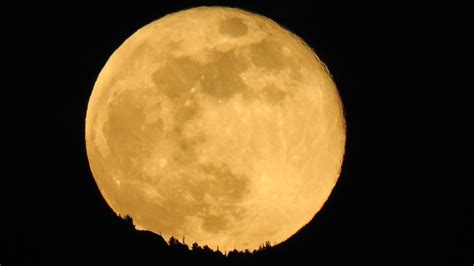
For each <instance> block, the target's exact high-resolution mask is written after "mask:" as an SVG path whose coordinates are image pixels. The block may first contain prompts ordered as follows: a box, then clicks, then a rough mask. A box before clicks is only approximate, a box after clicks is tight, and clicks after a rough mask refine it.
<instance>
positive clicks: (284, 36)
mask: <svg viewBox="0 0 474 266" xmlns="http://www.w3.org/2000/svg"><path fill="white" fill-rule="evenodd" d="M85 133H86V148H87V155H88V159H89V163H90V167H91V170H92V173H93V176H94V178H95V181H96V183H97V185H98V188H99V189H100V191H101V193H102V195H103V197H104V198H105V200H106V201H107V203H108V204H109V205H110V206H111V208H112V209H113V210H114V211H115V212H116V213H117V214H119V215H120V216H125V215H130V216H131V217H132V218H133V220H134V223H135V225H136V227H137V228H138V229H144V230H150V231H153V232H156V233H159V234H161V235H162V236H163V237H165V238H168V237H170V236H175V237H177V238H181V237H182V236H185V237H186V242H187V243H193V242H197V243H198V244H200V245H208V246H209V247H211V248H213V249H215V248H217V247H219V248H220V249H221V250H232V249H234V248H236V249H239V250H243V249H250V250H251V249H255V248H258V246H259V245H261V244H263V243H264V242H265V241H270V242H271V243H280V242H282V241H284V240H286V239H288V238H289V237H290V236H292V235H293V234H294V233H296V232H297V231H298V230H299V229H300V228H301V227H302V226H304V225H305V224H307V223H308V222H310V221H311V219H312V218H313V217H314V215H315V214H316V213H317V212H318V211H319V210H320V209H321V207H322V205H323V204H324V202H325V201H326V200H327V198H328V197H329V194H330V193H331V191H332V189H333V187H334V185H335V184H336V181H337V179H338V177H339V174H340V171H341V165H342V160H343V156H344V146H345V140H346V131H345V120H344V114H343V107H342V103H341V99H340V97H339V94H338V91H337V88H336V86H335V84H334V82H333V81H332V78H331V75H330V74H329V72H328V70H327V68H326V66H325V65H324V64H323V63H322V62H321V61H320V60H319V58H318V57H317V56H316V54H315V53H314V51H312V50H311V48H309V47H308V46H307V45H306V44H305V43H304V42H303V40H301V39H300V38H299V37H297V36H296V35H294V34H292V33H291V32H289V31H288V30H285V29H284V28H282V27H281V26H279V25H278V24H277V23H275V22H274V21H272V20H270V19H268V18H266V17H263V16H260V15H257V14H253V13H249V12H246V11H243V10H240V9H234V8H223V7H200V8H193V9H188V10H184V11H181V12H177V13H173V14H170V15H167V16H165V17H163V18H161V19H158V20H156V21H154V22H152V23H150V24H148V25H146V26H144V27H143V28H141V29H139V30H138V31H137V32H135V33H134V34H133V35H132V36H130V37H129V38H128V39H127V40H126V41H125V42H124V43H123V44H122V45H121V46H120V47H119V48H118V49H117V50H116V51H115V52H114V53H113V54H112V56H111V57H110V58H109V60H108V61H107V63H106V65H105V66H104V68H103V69H102V71H101V72H100V74H99V77H98V79H97V81H96V83H95V85H94V89H93V91H92V94H91V97H90V100H89V105H88V109H87V117H86V132H85Z"/></svg>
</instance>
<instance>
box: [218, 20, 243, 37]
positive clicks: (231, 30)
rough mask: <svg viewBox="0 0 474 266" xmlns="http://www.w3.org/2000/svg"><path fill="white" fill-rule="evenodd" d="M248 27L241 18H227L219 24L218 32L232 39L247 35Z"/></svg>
mask: <svg viewBox="0 0 474 266" xmlns="http://www.w3.org/2000/svg"><path fill="white" fill-rule="evenodd" d="M247 31H248V27H247V25H245V23H244V21H243V20H242V19H241V18H236V17H233V18H228V19H225V20H223V21H221V22H220V23H219V32H220V33H222V34H225V35H228V36H232V37H240V36H243V35H245V34H247Z"/></svg>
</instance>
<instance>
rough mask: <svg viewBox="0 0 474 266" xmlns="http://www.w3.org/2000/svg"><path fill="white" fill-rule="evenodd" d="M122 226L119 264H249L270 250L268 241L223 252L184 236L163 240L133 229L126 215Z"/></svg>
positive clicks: (131, 222) (130, 220)
mask: <svg viewBox="0 0 474 266" xmlns="http://www.w3.org/2000/svg"><path fill="white" fill-rule="evenodd" d="M123 225H124V227H125V228H126V231H127V238H128V239H123V241H124V245H123V249H122V250H121V252H120V253H121V255H122V256H121V257H120V261H117V263H119V264H125V265H128V264H139V265H161V264H153V263H152V262H153V261H154V260H155V261H156V262H158V261H159V262H164V261H165V262H167V263H171V265H173V264H184V263H188V262H189V263H191V264H190V265H192V264H195V265H201V263H205V264H206V265H222V264H223V263H225V264H236V265H240V264H242V263H247V264H248V263H250V262H251V261H253V260H255V259H257V258H259V257H262V256H265V255H267V253H268V252H269V251H270V250H271V247H272V246H271V243H270V242H269V241H267V242H265V243H263V244H262V245H261V246H260V247H259V248H258V249H256V250H252V251H250V250H248V249H246V250H244V251H239V250H236V249H234V250H231V251H224V253H223V252H222V251H221V250H219V248H218V247H217V250H213V249H211V248H210V247H209V246H207V245H204V246H200V245H199V244H198V243H192V244H191V246H188V245H187V244H186V242H185V237H183V239H182V240H181V241H180V240H179V239H177V238H175V237H171V238H170V239H169V240H168V241H165V239H163V237H161V236H160V235H157V234H155V233H152V232H149V231H139V230H135V226H134V224H133V220H132V218H130V217H129V216H126V217H125V218H124V219H123Z"/></svg>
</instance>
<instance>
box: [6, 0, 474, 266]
mask: <svg viewBox="0 0 474 266" xmlns="http://www.w3.org/2000/svg"><path fill="white" fill-rule="evenodd" d="M307 2H308V3H302V2H300V3H296V2H293V1H292V2H287V3H283V1H282V3H281V4H277V3H272V2H270V1H265V2H264V1H259V2H258V3H257V1H252V2H250V1H249V2H244V1H240V2H237V1H163V3H159V4H156V3H155V4H153V5H143V6H140V5H139V4H136V3H127V4H120V5H119V4H116V6H114V7H107V8H104V7H99V6H96V5H73V4H67V5H66V4H64V5H59V6H58V5H51V6H41V7H28V11H29V13H28V14H30V13H32V14H34V16H29V15H26V13H22V14H23V15H24V16H23V17H25V18H26V17H28V18H30V19H31V18H34V19H33V21H28V22H26V20H24V21H23V20H22V19H21V16H17V17H16V19H14V20H13V21H14V22H15V24H16V25H17V26H19V27H21V28H22V29H25V28H26V29H27V32H29V34H30V35H31V37H30V36H27V38H28V39H30V42H33V43H35V44H36V45H35V46H33V47H34V48H35V49H34V50H33V51H31V49H32V48H31V47H32V46H30V48H29V50H30V52H33V53H35V54H36V55H38V54H39V55H40V57H41V58H40V59H38V60H36V62H31V64H34V65H35V66H36V65H39V67H36V68H34V69H33V71H38V72H41V73H42V71H46V74H39V76H41V78H42V79H38V80H36V79H33V80H30V79H29V78H28V77H33V75H31V76H28V77H26V78H25V77H20V81H17V82H16V83H15V84H17V83H19V82H20V83H21V84H22V85H21V86H20V89H19V90H18V91H17V92H19V93H18V95H17V96H16V97H13V98H8V99H10V100H4V101H3V102H4V104H3V106H4V107H6V109H8V110H12V109H13V110H15V111H14V112H10V113H11V114H12V115H11V116H12V117H13V119H14V121H13V123H14V125H15V127H13V128H14V129H15V130H10V131H9V133H12V135H13V136H12V138H13V140H12V141H9V140H10V138H8V139H7V141H6V143H5V144H6V145H5V146H6V147H7V150H8V152H10V151H11V153H7V152H5V153H6V154H10V155H9V156H7V157H8V158H10V159H11V158H13V160H12V161H10V160H6V161H5V160H4V164H5V165H6V169H7V170H5V172H6V173H8V176H9V177H10V178H7V177H6V178H4V180H10V181H12V182H11V186H10V183H8V186H6V187H4V188H7V189H6V191H5V193H2V196H3V199H2V200H3V201H2V202H4V204H3V206H4V209H5V212H3V213H4V214H5V216H4V217H5V218H2V219H3V220H4V222H6V223H5V224H6V226H3V228H4V229H5V230H4V233H2V235H3V236H6V241H4V240H3V239H4V238H3V236H2V242H4V243H5V242H6V248H5V249H3V250H6V256H2V257H1V258H0V263H2V265H5V264H9V263H11V264H13V265H14V264H22V263H26V264H28V263H34V264H47V265H48V264H51V263H54V262H56V263H64V264H65V265H68V264H84V263H86V264H93V263H97V262H103V263H107V262H111V261H114V262H117V261H118V262H120V257H121V256H124V254H123V253H126V252H127V248H122V249H118V248H117V246H122V247H123V246H125V247H126V246H127V244H121V243H122V242H123V243H126V242H127V241H128V240H127V237H129V236H128V235H126V234H125V233H124V232H122V231H121V230H122V229H121V228H122V227H120V225H119V224H120V221H119V219H118V218H117V217H115V215H114V214H113V212H112V211H111V210H110V209H109V207H108V206H107V204H106V203H105V201H104V200H103V198H102V197H101V195H100V192H99V191H98V188H97V187H96V184H95V182H94V179H93V177H92V175H91V172H90V170H89V166H88V161H87V156H86V152H85V143H84V126H85V114H86V107H87V102H88V98H89V96H90V93H91V91H92V88H93V85H94V82H95V80H96V79H97V76H98V74H99V72H100V70H101V69H102V67H103V66H104V64H105V63H106V61H107V59H108V57H109V56H110V55H111V54H112V52H113V51H114V50H115V49H116V48H118V47H119V46H120V44H121V43H122V42H123V41H124V40H125V39H126V38H128V37H129V36H130V35H131V34H133V33H134V32H135V31H136V30H137V29H139V28H140V27H142V26H144V25H146V24H147V23H149V22H151V21H153V20H155V19H158V18H160V17H162V16H164V15H166V14H168V13H170V12H174V11H179V10H182V9H185V8H190V7H193V6H200V5H224V6H231V7H240V8H243V9H245V10H248V11H252V12H256V13H259V14H262V15H265V16H267V17H269V18H271V19H273V20H275V21H276V22H278V23H279V24H281V25H282V26H284V27H286V28H288V29H289V30H290V31H292V32H294V33H295V34H297V35H299V36H300V37H302V38H303V39H304V40H305V41H306V42H307V43H308V44H309V45H310V46H311V47H313V48H314V49H315V51H316V52H317V54H318V56H319V57H320V58H321V59H322V61H323V62H325V63H326V64H327V66H328V68H329V70H330V71H331V73H332V75H333V77H334V80H335V82H336V84H337V86H338V89H339V92H340V94H341V97H342V100H343V103H344V108H345V113H346V120H347V145H346V156H345V160H344V164H343V168H342V174H341V177H340V179H339V181H338V183H337V185H336V187H335V189H334V191H333V193H332V194H331V196H330V198H329V199H328V201H327V203H326V204H325V206H324V207H323V209H322V210H321V211H320V212H319V213H318V214H317V215H316V217H315V219H313V221H312V222H311V223H310V224H309V225H307V226H306V227H304V228H303V229H301V230H300V232H298V233H297V234H296V235H295V236H293V237H292V238H290V239H289V240H288V241H286V242H284V243H282V244H281V245H279V246H278V247H277V248H275V249H274V251H273V252H272V253H271V254H269V255H268V256H266V257H265V258H263V259H262V260H260V261H258V262H259V264H264V265H266V264H268V265H272V264H275V265H278V264H298V263H302V262H304V261H306V262H314V263H316V264H317V263H318V262H321V263H323V264H341V263H345V264H349V263H358V262H363V263H377V264H387V263H404V264H410V263H418V264H419V263H422V264H429V263H465V264H472V262H473V259H472V225H473V221H472V203H471V200H472V197H470V195H472V192H471V193H469V191H471V190H472V188H471V187H470V186H469V184H470V180H471V179H472V176H473V174H472V150H473V149H472V148H473V145H472V140H471V139H472V131H471V129H470V124H472V115H471V114H470V113H469V111H471V108H470V105H469V103H470V102H471V104H472V98H470V96H469V95H468V92H469V90H471V89H472V83H467V82H465V81H466V80H468V78H469V75H471V76H472V67H471V60H472V46H471V45H472V44H471V42H470V40H469V35H470V32H469V31H468V29H469V27H467V25H469V22H470V21H469V19H468V17H467V14H465V12H463V11H464V10H467V9H466V8H465V7H461V6H459V7H456V6H450V7H447V6H444V5H443V4H438V5H425V6H419V7H415V6H411V5H403V6H401V5H400V6H397V5H383V6H382V5H374V4H369V3H357V4H352V5H347V4H345V3H332V4H329V3H323V2H317V1H316V2H310V1H307ZM24 25H27V26H24ZM18 35H22V34H18ZM15 37H17V36H15ZM18 38H25V36H18ZM31 39H33V40H31ZM22 43H23V42H22ZM18 47H21V48H23V47H22V46H20V45H19V46H18ZM466 48H467V49H466ZM20 64H21V65H22V67H21V68H19V70H22V69H28V68H29V67H25V66H29V65H30V62H28V61H27V62H21V63H20ZM31 70H32V69H31V68H29V69H28V70H27V71H31ZM45 78H46V80H44V79H45ZM27 84H28V85H27ZM13 106H17V107H15V108H11V107H13ZM18 106H19V107H18ZM10 128H11V127H10ZM8 148H11V149H8ZM10 168H11V169H10ZM9 170H11V171H9ZM6 175H7V174H6ZM10 188H11V189H10ZM188 244H189V243H188ZM146 248H148V249H150V248H151V247H146ZM130 252H131V251H130ZM137 254H138V255H137ZM130 256H140V255H139V253H137V252H135V253H133V254H131V255H130ZM112 258H115V259H112ZM117 258H119V259H118V260H117ZM132 261H133V260H132ZM180 261H185V262H187V263H193V262H192V261H191V260H190V259H189V258H184V259H183V258H180V260H178V259H177V258H170V257H169V256H168V254H167V253H166V252H159V251H157V253H156V256H154V257H153V256H152V259H149V261H147V263H146V264H149V265H160V264H170V263H171V264H172V263H173V262H180ZM107 264H110V263H107Z"/></svg>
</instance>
